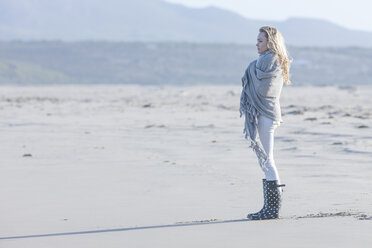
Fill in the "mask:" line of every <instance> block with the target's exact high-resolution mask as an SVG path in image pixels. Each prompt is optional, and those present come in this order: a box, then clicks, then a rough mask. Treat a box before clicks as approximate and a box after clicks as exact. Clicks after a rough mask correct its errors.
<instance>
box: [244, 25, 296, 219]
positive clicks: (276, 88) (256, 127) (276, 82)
mask: <svg viewBox="0 0 372 248" xmlns="http://www.w3.org/2000/svg"><path fill="white" fill-rule="evenodd" d="M256 46H257V49H258V53H259V57H258V59H257V60H255V61H253V62H251V63H250V64H249V66H248V68H247V69H246V71H245V73H244V76H243V78H242V85H243V90H242V94H241V99H240V115H241V116H242V115H243V114H244V115H245V128H244V133H245V137H246V138H247V139H249V140H250V142H251V147H252V148H253V150H254V151H255V152H256V155H257V157H258V161H259V165H260V167H261V169H262V170H263V172H264V173H265V179H263V191H264V206H263V208H262V209H261V210H260V211H259V212H257V213H251V214H248V216H247V217H248V218H249V219H251V220H264V219H275V218H278V217H279V209H280V205H281V197H282V189H281V187H283V186H285V185H284V184H280V178H279V174H278V171H277V169H276V166H275V162H274V156H273V150H274V131H275V129H276V128H277V127H278V126H279V125H280V123H281V122H282V118H281V110H280V103H279V98H280V93H281V91H282V87H283V82H285V83H286V84H290V80H289V68H290V60H289V58H288V55H287V50H286V47H285V44H284V39H283V36H282V35H281V33H280V32H279V31H278V30H277V29H276V28H274V27H270V26H264V27H261V28H260V29H259V34H258V37H257V44H256Z"/></svg>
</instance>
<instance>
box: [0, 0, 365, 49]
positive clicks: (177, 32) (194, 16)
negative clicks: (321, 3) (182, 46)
mask: <svg viewBox="0 0 372 248" xmlns="http://www.w3.org/2000/svg"><path fill="white" fill-rule="evenodd" d="M103 3H105V4H103ZM262 25H272V26H276V27H278V29H279V30H280V31H281V32H282V33H283V35H284V37H285V39H286V41H287V43H288V44H290V45H295V46H338V47H346V46H361V47H371V46H372V32H367V31H355V30H350V29H347V28H344V27H341V26H339V25H337V24H334V23H332V22H329V21H325V20H321V19H310V18H299V17H293V18H289V19H287V20H284V21H269V20H255V19H247V18H245V17H243V16H241V15H239V14H236V13H235V12H232V11H229V10H224V9H220V8H217V7H204V8H190V7H185V6H183V5H179V4H173V3H168V2H165V1H161V0H136V1H132V0H120V1H119V0H106V1H105V2H103V1H102V0H74V1H73V0H63V1H62V0H54V1H47V0H33V1H30V0H2V1H1V2H0V40H3V41H11V40H24V41H31V40H62V41H86V40H95V41H99V40H101V41H143V42H151V41H155V42H159V41H168V42H169V41H172V42H174V41H176V42H197V43H237V44H254V43H255V40H256V36H257V31H258V28H259V27H260V26H262ZM355 37H358V39H355ZM361 41H362V42H361Z"/></svg>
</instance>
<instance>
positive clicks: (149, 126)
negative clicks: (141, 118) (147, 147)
mask: <svg viewBox="0 0 372 248" xmlns="http://www.w3.org/2000/svg"><path fill="white" fill-rule="evenodd" d="M153 127H158V128H166V127H167V126H166V125H164V124H160V125H155V124H149V125H146V126H145V127H144V128H153Z"/></svg>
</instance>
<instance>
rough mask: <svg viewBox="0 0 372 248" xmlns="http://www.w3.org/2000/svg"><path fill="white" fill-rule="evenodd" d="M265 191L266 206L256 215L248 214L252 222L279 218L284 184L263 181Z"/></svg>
mask: <svg viewBox="0 0 372 248" xmlns="http://www.w3.org/2000/svg"><path fill="white" fill-rule="evenodd" d="M262 183H263V191H264V206H263V208H262V209H261V210H260V211H259V212H257V213H254V214H248V216H247V218H248V219H250V220H267V219H276V218H279V210H280V207H281V202H282V192H281V191H282V190H281V189H280V187H284V186H285V185H284V184H281V185H278V181H267V180H265V179H263V180H262Z"/></svg>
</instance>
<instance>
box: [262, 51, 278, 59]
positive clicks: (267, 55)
mask: <svg viewBox="0 0 372 248" xmlns="http://www.w3.org/2000/svg"><path fill="white" fill-rule="evenodd" d="M261 56H262V58H261V60H262V61H274V60H276V58H277V56H276V54H275V53H273V52H270V51H267V52H266V53H264V54H262V55H261Z"/></svg>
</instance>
